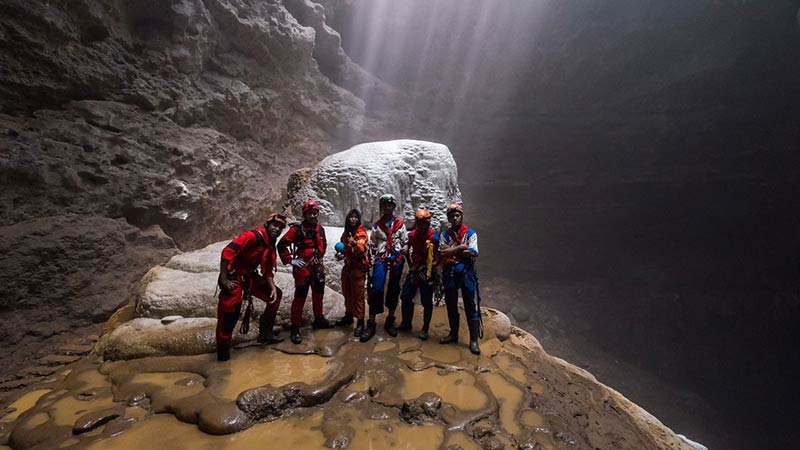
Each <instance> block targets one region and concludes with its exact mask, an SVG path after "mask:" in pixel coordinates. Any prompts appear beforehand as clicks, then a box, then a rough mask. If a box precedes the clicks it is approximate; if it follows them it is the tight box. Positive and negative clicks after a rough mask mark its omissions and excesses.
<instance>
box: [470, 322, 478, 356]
mask: <svg viewBox="0 0 800 450" xmlns="http://www.w3.org/2000/svg"><path fill="white" fill-rule="evenodd" d="M467 324H468V325H469V351H471V352H472V353H473V354H475V355H480V354H481V349H480V347H478V336H480V333H481V321H480V320H477V319H470V320H469V321H468V322H467Z"/></svg>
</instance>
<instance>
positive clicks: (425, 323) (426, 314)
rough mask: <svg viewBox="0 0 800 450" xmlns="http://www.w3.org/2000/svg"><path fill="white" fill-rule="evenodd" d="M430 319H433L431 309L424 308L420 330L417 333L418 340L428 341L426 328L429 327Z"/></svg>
mask: <svg viewBox="0 0 800 450" xmlns="http://www.w3.org/2000/svg"><path fill="white" fill-rule="evenodd" d="M431 317H433V307H432V306H431V307H430V308H425V309H424V310H423V311H422V330H420V332H419V338H420V339H422V340H423V341H427V340H428V328H430V326H431Z"/></svg>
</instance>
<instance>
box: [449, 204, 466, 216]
mask: <svg viewBox="0 0 800 450" xmlns="http://www.w3.org/2000/svg"><path fill="white" fill-rule="evenodd" d="M455 211H458V212H460V213H461V214H464V206H462V205H461V203H450V204H449V205H447V217H450V213H452V212H455Z"/></svg>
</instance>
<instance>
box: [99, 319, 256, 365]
mask: <svg viewBox="0 0 800 450" xmlns="http://www.w3.org/2000/svg"><path fill="white" fill-rule="evenodd" d="M216 325H217V319H211V318H208V317H201V318H188V319H178V320H176V321H174V322H172V323H169V324H166V325H164V324H162V323H161V321H160V320H159V319H149V318H144V317H140V318H137V319H133V320H131V321H130V322H127V323H125V324H123V325H121V326H119V327H117V328H116V329H115V330H114V331H112V332H111V333H109V334H106V335H104V336H103V337H101V338H100V341H99V342H98V343H97V346H96V347H95V353H96V354H97V355H99V356H101V357H102V358H103V359H106V360H118V359H133V358H143V357H146V356H164V355H198V354H201V353H209V352H213V351H214V348H215V337H214V330H215V328H216ZM257 334H258V327H253V328H251V329H250V333H249V334H248V337H249V338H250V339H255V336H256V335H257ZM240 339H241V336H239V335H238V333H235V334H234V340H235V341H238V340H240Z"/></svg>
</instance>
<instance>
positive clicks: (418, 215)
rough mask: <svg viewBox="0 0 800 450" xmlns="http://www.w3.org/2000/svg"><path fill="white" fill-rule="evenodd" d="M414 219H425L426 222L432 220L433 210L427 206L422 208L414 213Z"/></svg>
mask: <svg viewBox="0 0 800 450" xmlns="http://www.w3.org/2000/svg"><path fill="white" fill-rule="evenodd" d="M414 220H424V221H426V222H430V221H431V212H430V211H428V210H427V209H425V208H420V209H418V210H417V212H415V213H414Z"/></svg>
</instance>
